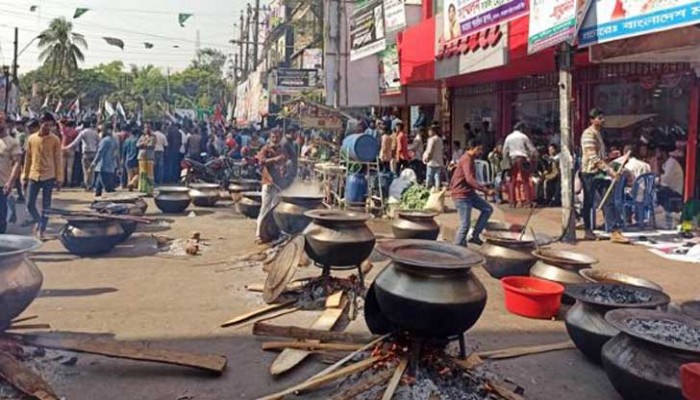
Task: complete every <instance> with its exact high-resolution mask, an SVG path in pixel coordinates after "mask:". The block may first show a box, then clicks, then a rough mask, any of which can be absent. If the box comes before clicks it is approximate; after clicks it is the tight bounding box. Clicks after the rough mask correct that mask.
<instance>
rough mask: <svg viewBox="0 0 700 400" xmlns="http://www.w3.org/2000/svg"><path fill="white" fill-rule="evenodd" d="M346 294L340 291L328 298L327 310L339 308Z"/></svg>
mask: <svg viewBox="0 0 700 400" xmlns="http://www.w3.org/2000/svg"><path fill="white" fill-rule="evenodd" d="M343 294H344V292H343V291H342V290H339V291H337V292H335V293H333V294H332V295H330V296H328V297H327V298H326V308H339V307H340V304H341V302H342V300H343Z"/></svg>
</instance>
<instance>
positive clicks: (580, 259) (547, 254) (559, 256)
mask: <svg viewBox="0 0 700 400" xmlns="http://www.w3.org/2000/svg"><path fill="white" fill-rule="evenodd" d="M532 255H533V256H535V257H537V258H538V259H540V260H542V261H547V262H549V263H552V264H553V265H555V266H558V265H559V264H566V265H592V264H597V263H598V259H596V258H594V257H591V256H589V255H587V254H582V253H577V252H574V251H568V250H552V249H536V250H533V252H532Z"/></svg>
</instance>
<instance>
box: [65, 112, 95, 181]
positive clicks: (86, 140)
mask: <svg viewBox="0 0 700 400" xmlns="http://www.w3.org/2000/svg"><path fill="white" fill-rule="evenodd" d="M78 143H80V145H81V147H82V150H83V158H82V164H83V183H84V185H85V190H90V189H92V183H93V178H94V177H93V173H92V171H91V170H90V166H91V165H92V162H93V161H94V160H95V154H97V145H98V144H99V143H100V136H99V135H98V134H97V130H96V129H95V121H89V122H87V123H86V128H85V129H83V130H81V131H80V133H78V136H76V138H75V140H74V141H73V142H72V143H71V144H69V145H68V146H64V147H63V150H70V149H72V148H74V147H75V146H77V145H78Z"/></svg>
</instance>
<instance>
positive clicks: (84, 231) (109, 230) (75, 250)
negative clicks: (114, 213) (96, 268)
mask: <svg viewBox="0 0 700 400" xmlns="http://www.w3.org/2000/svg"><path fill="white" fill-rule="evenodd" d="M58 238H59V240H60V241H61V244H63V247H65V248H66V250H68V251H69V252H70V253H71V254H75V255H76V256H81V257H84V256H93V255H98V254H104V253H108V252H109V251H110V250H112V249H113V248H114V247H115V246H116V245H118V244H119V243H121V242H122V241H124V239H125V232H124V229H123V228H122V226H121V224H120V223H119V222H118V221H114V220H109V219H100V218H87V217H86V218H71V219H69V220H68V223H67V224H65V225H64V226H63V227H62V228H61V230H60V231H59V235H58Z"/></svg>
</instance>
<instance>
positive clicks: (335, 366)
mask: <svg viewBox="0 0 700 400" xmlns="http://www.w3.org/2000/svg"><path fill="white" fill-rule="evenodd" d="M392 334H393V333H387V334H386V335H383V336H380V337H378V338H376V339H374V340H373V341H371V342H369V343H367V344H366V345H364V346H362V347H361V348H359V349H357V350H355V351H353V352H352V353H350V354H348V355H347V356H345V357H344V358H342V359H341V360H340V361H338V362H337V363H335V364H333V365H331V366H330V367H328V368H326V369H324V370H323V371H321V372H319V373H317V374H316V375H314V376H312V377H311V378H310V379H318V378H321V377H323V376H325V375H328V374H330V373H332V372H333V371H335V370H337V369H338V368H340V367H342V366H343V364H345V363H346V362H348V361H350V360H352V359H353V357H355V356H356V355H358V354H360V353H362V352H363V351H365V350H368V349H371V348H372V347H373V346H375V345H376V344H377V343H379V342H381V341H382V340H384V339H386V338H388V337H389V336H391V335H392Z"/></svg>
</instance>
